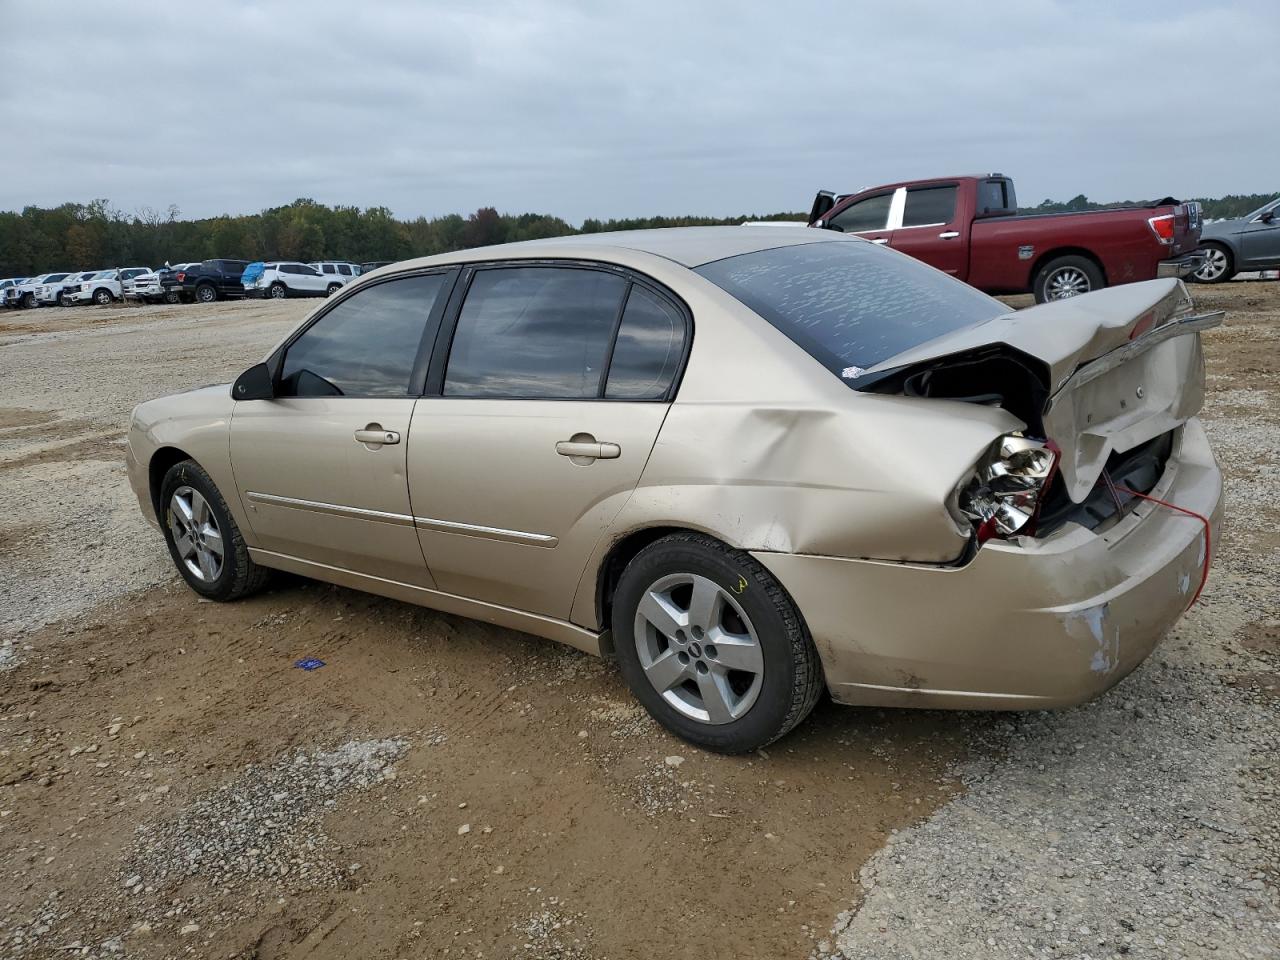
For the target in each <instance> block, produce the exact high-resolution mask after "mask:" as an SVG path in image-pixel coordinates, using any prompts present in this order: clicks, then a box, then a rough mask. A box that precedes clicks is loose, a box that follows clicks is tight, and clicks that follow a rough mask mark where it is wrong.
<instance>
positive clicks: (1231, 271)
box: [1191, 243, 1236, 283]
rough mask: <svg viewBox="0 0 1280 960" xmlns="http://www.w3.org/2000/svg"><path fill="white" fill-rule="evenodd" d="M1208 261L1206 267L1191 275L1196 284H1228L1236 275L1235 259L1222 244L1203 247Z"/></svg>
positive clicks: (1207, 244) (1210, 244)
mask: <svg viewBox="0 0 1280 960" xmlns="http://www.w3.org/2000/svg"><path fill="white" fill-rule="evenodd" d="M1201 249H1202V250H1204V252H1205V256H1206V257H1207V259H1206V260H1205V262H1204V266H1203V267H1201V268H1200V269H1199V270H1197V271H1196V272H1195V273H1193V274H1192V275H1191V279H1192V280H1194V281H1195V282H1196V283H1226V282H1227V281H1228V280H1230V279H1231V278H1232V277H1234V276H1235V275H1236V264H1235V258H1234V257H1232V256H1231V251H1230V250H1229V249H1228V248H1227V247H1225V246H1223V245H1222V244H1220V243H1206V244H1204V245H1203V246H1202V247H1201Z"/></svg>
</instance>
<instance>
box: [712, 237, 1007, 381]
mask: <svg viewBox="0 0 1280 960" xmlns="http://www.w3.org/2000/svg"><path fill="white" fill-rule="evenodd" d="M697 272H698V273H700V274H701V275H702V276H704V277H706V278H707V279H708V280H710V281H711V282H712V283H714V284H715V285H716V286H718V287H720V288H721V289H722V290H724V291H725V292H727V293H728V294H730V295H731V296H733V297H734V298H736V299H737V300H739V301H741V302H742V303H743V304H745V305H746V306H747V307H749V308H751V309H752V310H754V311H755V312H756V313H758V314H759V315H760V316H762V317H763V318H764V319H765V320H767V321H768V322H769V323H771V324H772V325H773V326H775V327H777V328H778V329H779V330H780V331H782V333H784V334H786V335H787V336H788V337H789V338H790V339H791V340H792V341H793V342H794V343H796V344H797V345H798V346H799V347H800V348H801V349H803V350H804V351H805V352H806V353H808V354H809V355H810V356H812V357H813V358H814V359H815V360H817V361H818V362H819V363H821V364H822V365H823V366H824V367H826V368H827V369H828V370H830V371H831V372H832V373H834V374H835V375H836V376H838V377H843V378H845V379H854V378H856V377H857V376H858V375H859V374H860V373H861V371H862V370H864V369H866V368H868V367H872V366H875V365H876V364H877V363H880V362H881V361H882V360H887V359H889V358H890V357H894V356H897V355H898V354H900V353H902V352H903V351H904V350H908V349H910V348H911V347H915V346H918V345H919V344H921V343H924V342H925V341H927V340H932V339H934V338H935V337H940V336H942V335H943V334H946V333H951V332H953V331H955V330H960V329H963V328H964V327H969V326H973V325H974V324H977V323H982V322H983V321H985V320H990V319H991V318H993V317H998V316H1000V315H1001V314H1004V313H1007V312H1008V309H1009V308H1008V307H1006V306H1005V305H1004V304H1002V303H1001V302H1000V301H999V300H996V299H994V298H993V297H988V296H987V295H986V294H985V293H980V292H978V291H977V290H975V289H974V288H973V287H970V286H968V285H967V284H964V283H961V282H960V281H959V280H956V279H954V278H952V277H949V276H947V275H946V274H944V273H941V272H939V271H937V270H934V269H933V268H932V267H928V266H925V265H924V264H923V263H920V262H919V261H918V260H912V259H910V258H909V257H905V256H902V255H900V254H896V253H893V252H891V251H889V250H882V249H881V248H880V247H878V246H876V245H875V244H871V243H867V242H865V241H861V242H859V241H857V240H847V241H840V240H829V241H827V242H824V243H805V244H796V245H793V246H787V247H777V248H775V249H772V250H761V251H759V252H756V253H744V254H741V255H740V256H736V257H728V258H726V259H724V260H717V261H715V262H713V263H708V264H704V265H703V266H701V267H698V268H697Z"/></svg>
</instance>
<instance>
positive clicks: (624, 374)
mask: <svg viewBox="0 0 1280 960" xmlns="http://www.w3.org/2000/svg"><path fill="white" fill-rule="evenodd" d="M684 337H685V330H684V317H683V316H682V315H681V314H680V312H679V311H678V310H676V308H675V307H673V306H672V305H671V304H670V303H668V302H667V301H666V300H664V299H662V298H661V297H659V296H657V295H656V294H653V293H651V292H650V291H648V290H646V289H645V288H644V287H642V286H639V285H635V286H633V287H632V288H631V293H630V295H629V296H628V297H627V306H626V309H625V310H623V312H622V324H621V325H620V326H619V327H618V339H617V341H616V342H615V343H614V347H613V357H612V358H611V359H610V361H609V380H608V383H607V385H606V387H605V392H604V395H605V397H606V398H608V399H610V400H660V399H662V398H663V397H665V396H666V395H667V391H668V390H669V389H670V388H671V381H672V380H673V379H675V375H676V371H677V369H679V366H680V357H681V355H682V354H683V352H684Z"/></svg>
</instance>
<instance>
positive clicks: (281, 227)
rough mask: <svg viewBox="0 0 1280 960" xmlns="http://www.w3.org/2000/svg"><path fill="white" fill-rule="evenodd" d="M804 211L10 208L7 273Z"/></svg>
mask: <svg viewBox="0 0 1280 960" xmlns="http://www.w3.org/2000/svg"><path fill="white" fill-rule="evenodd" d="M1272 196H1274V194H1271V195H1268V194H1250V195H1239V194H1232V195H1229V196H1226V197H1222V198H1219V199H1203V200H1201V201H1200V202H1201V203H1202V204H1203V205H1204V215H1205V217H1206V218H1209V219H1214V218H1218V217H1235V216H1240V215H1242V214H1244V213H1248V212H1249V211H1250V210H1254V209H1256V208H1257V207H1260V206H1261V205H1262V204H1263V203H1265V202H1267V201H1268V200H1269V199H1271V197H1272ZM1101 206H1103V204H1097V203H1094V202H1093V201H1091V200H1089V199H1088V198H1086V197H1085V196H1084V195H1080V196H1077V197H1075V198H1073V199H1071V200H1068V201H1064V202H1059V201H1053V200H1045V201H1044V202H1043V203H1041V204H1040V205H1039V206H1037V207H1032V208H1027V209H1024V211H1023V212H1027V213H1052V212H1058V211H1070V210H1091V209H1097V208H1099V207H1101ZM806 218H807V215H806V214H805V213H803V212H788V213H772V214H765V215H759V214H742V215H740V216H736V217H697V216H684V217H631V218H625V219H611V220H597V219H588V220H585V221H583V223H582V225H581V226H577V227H575V226H573V225H572V224H570V223H568V222H566V221H565V220H563V219H561V218H560V217H556V216H552V215H551V214H542V213H521V214H509V213H499V212H498V211H497V210H495V209H494V208H493V207H484V208H482V209H480V210H477V211H476V212H475V213H472V214H471V215H470V216H462V215H461V214H456V213H455V214H449V215H447V216H442V217H417V218H415V219H412V220H399V219H397V218H396V217H395V216H393V215H392V213H391V211H390V210H388V209H387V208H386V207H366V208H364V209H361V208H359V207H344V206H339V207H329V206H325V205H324V204H321V203H316V202H315V201H314V200H307V199H300V200H295V201H294V202H293V203H290V204H287V205H285V206H282V207H273V208H271V209H269V210H263V211H262V212H261V213H253V214H245V215H242V216H221V217H209V218H207V219H201V220H184V219H182V216H181V214H180V212H179V210H178V208H177V207H176V206H171V207H169V208H168V209H167V210H165V211H159V210H155V209H151V208H142V209H139V210H137V211H135V212H134V213H126V212H123V211H121V210H117V209H115V208H113V207H112V206H111V205H110V203H108V201H106V200H94V201H92V202H90V203H64V204H62V205H61V206H57V207H35V206H30V207H26V208H25V209H23V210H22V211H20V212H18V211H8V212H0V277H12V276H33V275H37V274H40V273H46V272H49V271H53V270H88V269H94V268H99V267H115V266H158V265H160V264H162V263H165V262H166V261H167V262H169V263H184V262H188V261H194V260H205V259H209V258H212V257H229V258H236V259H242V260H275V259H279V260H301V261H304V262H305V261H312V260H352V261H355V262H356V263H363V262H367V261H370V260H404V259H407V258H409V257H418V256H427V255H430V254H434V253H446V252H448V251H451V250H461V249H464V248H467V247H478V246H485V245H487V244H493V243H506V242H509V241H516V240H536V239H540V238H542V237H559V236H565V235H567V234H573V233H598V232H601V231H607V230H639V229H644V228H648V227H686V226H716V225H723V224H737V223H742V222H743V221H744V220H799V221H804V220H805V219H806Z"/></svg>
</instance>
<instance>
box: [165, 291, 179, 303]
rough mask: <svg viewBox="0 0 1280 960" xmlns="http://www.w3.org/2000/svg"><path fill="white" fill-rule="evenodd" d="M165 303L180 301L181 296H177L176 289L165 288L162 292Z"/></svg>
mask: <svg viewBox="0 0 1280 960" xmlns="http://www.w3.org/2000/svg"><path fill="white" fill-rule="evenodd" d="M164 302H165V303H181V302H182V297H181V296H179V294H178V291H177V290H166V291H165V294H164Z"/></svg>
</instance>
